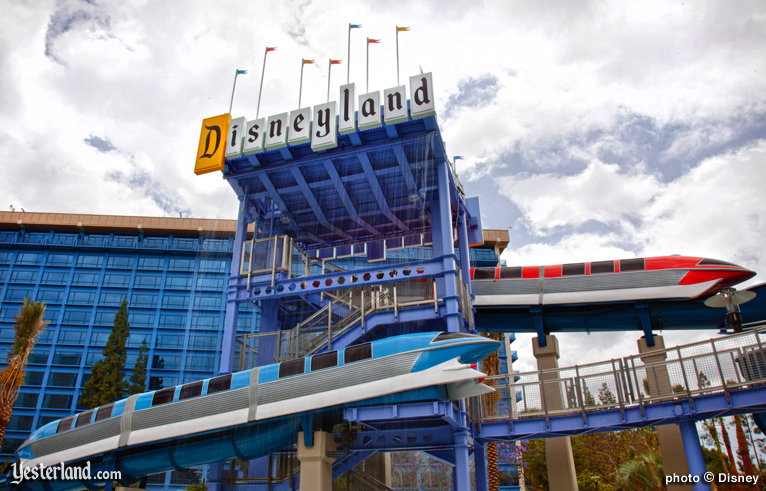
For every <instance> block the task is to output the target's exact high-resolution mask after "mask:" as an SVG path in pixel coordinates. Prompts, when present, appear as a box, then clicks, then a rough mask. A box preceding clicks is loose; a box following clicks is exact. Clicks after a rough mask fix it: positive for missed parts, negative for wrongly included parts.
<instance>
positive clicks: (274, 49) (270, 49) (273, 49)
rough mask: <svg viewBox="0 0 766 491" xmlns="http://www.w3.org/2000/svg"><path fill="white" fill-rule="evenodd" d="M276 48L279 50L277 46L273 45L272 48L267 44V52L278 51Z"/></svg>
mask: <svg viewBox="0 0 766 491" xmlns="http://www.w3.org/2000/svg"><path fill="white" fill-rule="evenodd" d="M276 50H277V48H273V47H271V48H270V47H268V46H266V52H267V53H268V52H269V51H276Z"/></svg>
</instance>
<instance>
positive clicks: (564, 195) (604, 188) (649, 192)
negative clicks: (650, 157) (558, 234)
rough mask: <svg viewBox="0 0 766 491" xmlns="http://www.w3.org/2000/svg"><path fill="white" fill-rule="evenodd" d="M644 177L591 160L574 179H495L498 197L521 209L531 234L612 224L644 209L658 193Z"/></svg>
mask: <svg viewBox="0 0 766 491" xmlns="http://www.w3.org/2000/svg"><path fill="white" fill-rule="evenodd" d="M662 187H663V186H662V184H661V183H660V182H659V181H658V180H657V179H656V178H655V177H653V176H651V175H647V174H628V173H624V172H620V168H619V166H617V165H613V164H605V163H603V162H600V161H598V160H591V162H590V163H589V164H588V166H587V167H586V168H585V170H583V171H582V172H581V173H579V174H577V175H574V176H559V175H556V174H539V175H532V176H524V177H518V176H516V177H501V178H499V179H498V189H499V191H500V193H501V194H503V195H504V196H506V197H507V198H508V199H510V200H512V201H513V202H514V203H516V205H517V206H518V207H519V208H521V210H522V211H523V212H524V214H525V218H526V219H527V220H528V222H529V225H530V226H531V228H532V230H533V232H534V233H536V234H546V233H549V232H550V231H552V229H554V228H556V227H561V226H564V225H580V224H583V223H585V222H587V221H589V220H596V221H599V222H602V223H613V224H617V223H620V222H622V221H623V220H624V219H625V218H626V217H627V216H628V215H634V214H636V213H637V212H638V211H639V210H641V209H642V208H644V207H646V206H647V205H648V204H649V203H650V202H651V201H652V200H653V199H654V197H655V196H657V195H658V194H659V193H661V192H662Z"/></svg>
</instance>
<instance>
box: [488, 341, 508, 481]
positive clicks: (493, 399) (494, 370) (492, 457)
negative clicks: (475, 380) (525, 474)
mask: <svg viewBox="0 0 766 491" xmlns="http://www.w3.org/2000/svg"><path fill="white" fill-rule="evenodd" d="M484 336H486V337H488V338H490V339H492V340H495V341H501V340H502V339H503V335H502V334H501V333H499V332H491V333H487V334H484ZM481 369H482V371H483V372H484V373H486V374H487V377H492V376H493V375H497V374H499V373H500V357H499V355H498V352H497V351H493V352H492V354H490V355H489V356H487V357H486V358H484V360H482V362H481ZM488 384H489V385H494V384H495V381H492V382H488ZM498 399H499V394H498V393H497V392H490V393H489V394H484V407H485V408H486V409H485V411H486V413H485V416H494V415H495V413H496V412H497V410H496V405H497V401H498ZM509 410H510V408H509ZM487 485H488V488H489V491H498V489H499V487H500V472H499V470H498V467H497V445H495V442H488V443H487Z"/></svg>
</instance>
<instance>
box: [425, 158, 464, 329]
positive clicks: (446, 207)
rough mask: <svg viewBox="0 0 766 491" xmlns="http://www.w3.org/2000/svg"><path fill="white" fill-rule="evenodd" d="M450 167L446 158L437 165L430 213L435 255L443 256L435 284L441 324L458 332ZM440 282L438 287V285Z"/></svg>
mask: <svg viewBox="0 0 766 491" xmlns="http://www.w3.org/2000/svg"><path fill="white" fill-rule="evenodd" d="M448 165H449V164H448V162H447V160H446V159H444V160H442V161H441V162H439V163H438V164H437V175H438V184H439V194H438V197H437V200H436V201H437V203H436V205H437V206H436V207H432V210H437V211H438V212H437V213H432V215H431V218H432V222H433V223H432V224H433V244H434V252H435V253H436V255H439V256H442V277H441V281H437V286H441V288H440V290H441V291H440V292H439V293H440V296H441V298H442V299H443V300H444V308H445V309H444V313H443V314H442V316H443V317H444V321H445V323H446V329H447V331H448V332H458V331H460V325H461V322H460V309H459V298H460V297H459V296H458V292H457V264H456V262H455V244H454V242H453V239H454V236H453V231H452V203H451V199H450V194H451V193H452V187H451V185H450V178H449V168H448V167H447V166H448ZM439 283H440V285H439Z"/></svg>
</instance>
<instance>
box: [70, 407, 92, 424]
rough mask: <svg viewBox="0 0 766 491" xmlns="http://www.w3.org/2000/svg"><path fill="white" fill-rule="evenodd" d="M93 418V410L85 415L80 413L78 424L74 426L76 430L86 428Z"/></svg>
mask: <svg viewBox="0 0 766 491" xmlns="http://www.w3.org/2000/svg"><path fill="white" fill-rule="evenodd" d="M92 417H93V409H91V410H90V411H85V412H84V413H80V415H79V416H77V422H76V423H75V424H74V427H75V428H79V427H80V426H85V425H86V424H88V423H90V419H91V418H92Z"/></svg>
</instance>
